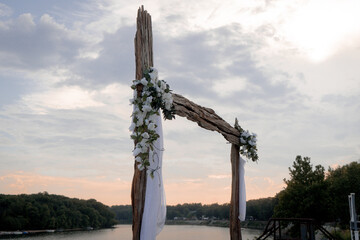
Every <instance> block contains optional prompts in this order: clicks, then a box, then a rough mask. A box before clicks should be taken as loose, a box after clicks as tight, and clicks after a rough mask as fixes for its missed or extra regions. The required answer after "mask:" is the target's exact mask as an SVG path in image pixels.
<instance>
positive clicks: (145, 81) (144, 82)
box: [140, 78, 148, 86]
mask: <svg viewBox="0 0 360 240" xmlns="http://www.w3.org/2000/svg"><path fill="white" fill-rule="evenodd" d="M140 83H141V84H142V85H144V86H147V85H148V81H147V80H146V78H142V79H141V80H140Z"/></svg>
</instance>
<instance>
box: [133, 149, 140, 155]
mask: <svg viewBox="0 0 360 240" xmlns="http://www.w3.org/2000/svg"><path fill="white" fill-rule="evenodd" d="M139 153H141V148H135V149H134V151H133V156H134V157H136V156H137V155H139Z"/></svg>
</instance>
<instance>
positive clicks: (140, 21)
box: [131, 6, 153, 240]
mask: <svg viewBox="0 0 360 240" xmlns="http://www.w3.org/2000/svg"><path fill="white" fill-rule="evenodd" d="M134 45H135V64H136V71H135V78H136V79H141V78H143V73H144V70H145V69H147V68H149V67H152V66H153V43H152V27H151V16H150V14H148V13H147V11H145V10H144V6H141V8H139V10H138V15H137V30H136V34H135V39H134ZM141 91H142V86H141V85H138V88H137V94H138V96H139V95H140V94H141ZM135 144H136V143H135ZM137 164H138V163H137V162H135V163H134V176H133V182H132V186H131V204H132V210H133V224H132V231H133V238H132V239H133V240H140V231H141V221H142V216H143V212H144V204H145V193H146V171H140V170H139V169H138V167H137Z"/></svg>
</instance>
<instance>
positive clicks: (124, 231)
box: [9, 225, 261, 240]
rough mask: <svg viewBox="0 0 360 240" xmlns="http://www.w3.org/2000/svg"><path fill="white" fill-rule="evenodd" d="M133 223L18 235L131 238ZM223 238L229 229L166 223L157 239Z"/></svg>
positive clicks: (66, 239)
mask: <svg viewBox="0 0 360 240" xmlns="http://www.w3.org/2000/svg"><path fill="white" fill-rule="evenodd" d="M260 234H261V231H259V230H253V229H245V228H243V229H242V238H243V240H247V239H248V240H253V239H254V237H257V236H259V235H260ZM131 237H132V235H131V225H118V226H116V228H114V229H102V230H94V231H84V232H66V233H52V234H45V235H38V236H31V237H16V239H18V240H19V239H24V240H118V239H119V240H131ZM9 239H11V238H9ZM169 239H171V240H198V239H206V240H223V239H230V234H229V229H228V228H220V227H207V226H189V225H183V226H180V225H166V226H165V227H164V229H163V230H162V232H161V233H160V234H159V235H158V237H157V239H156V240H169Z"/></svg>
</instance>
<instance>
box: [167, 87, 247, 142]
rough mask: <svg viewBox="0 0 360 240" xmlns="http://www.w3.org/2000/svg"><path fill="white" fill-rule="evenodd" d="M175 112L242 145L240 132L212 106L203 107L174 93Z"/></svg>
mask: <svg viewBox="0 0 360 240" xmlns="http://www.w3.org/2000/svg"><path fill="white" fill-rule="evenodd" d="M173 99H174V106H175V111H176V112H175V114H176V115H178V116H181V117H186V118H187V119H189V120H190V121H193V122H196V123H197V124H198V125H199V126H200V127H202V128H205V129H207V130H210V131H217V132H219V133H220V134H221V135H223V137H224V138H225V139H226V140H227V141H229V142H230V143H232V144H235V145H240V132H239V130H237V129H236V128H234V127H232V126H231V125H230V124H229V123H227V122H226V121H225V120H224V119H222V118H221V117H220V116H219V115H217V114H216V113H215V111H214V110H212V109H211V108H206V107H202V106H200V105H198V104H196V103H194V102H192V101H190V100H188V99H187V98H185V97H183V96H181V95H179V94H173Z"/></svg>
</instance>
